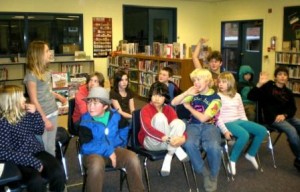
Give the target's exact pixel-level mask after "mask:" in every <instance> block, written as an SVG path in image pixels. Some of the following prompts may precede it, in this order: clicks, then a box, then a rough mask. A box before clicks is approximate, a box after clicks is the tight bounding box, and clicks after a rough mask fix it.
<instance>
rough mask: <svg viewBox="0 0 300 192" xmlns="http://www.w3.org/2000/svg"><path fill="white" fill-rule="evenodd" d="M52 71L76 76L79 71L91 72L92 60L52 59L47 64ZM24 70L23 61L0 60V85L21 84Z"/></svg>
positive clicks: (92, 67)
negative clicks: (52, 60)
mask: <svg viewBox="0 0 300 192" xmlns="http://www.w3.org/2000/svg"><path fill="white" fill-rule="evenodd" d="M49 69H50V70H51V71H52V72H67V73H68V74H69V76H76V74H79V73H88V74H90V73H92V72H93V71H94V61H93V60H84V61H74V60H71V61H70V60H68V61H54V62H51V63H50V64H49ZM25 72H26V63H25V62H17V63H16V62H10V61H5V60H1V61H0V86H1V85H4V84H6V85H7V84H14V85H19V86H23V87H24V85H23V79H24V76H25Z"/></svg>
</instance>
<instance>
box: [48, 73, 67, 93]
mask: <svg viewBox="0 0 300 192" xmlns="http://www.w3.org/2000/svg"><path fill="white" fill-rule="evenodd" d="M51 76H52V88H53V89H57V88H58V89H61V88H67V87H68V73H65V72H54V73H52V74H51Z"/></svg>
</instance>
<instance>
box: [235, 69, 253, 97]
mask: <svg viewBox="0 0 300 192" xmlns="http://www.w3.org/2000/svg"><path fill="white" fill-rule="evenodd" d="M247 73H250V75H251V78H250V80H249V81H246V80H245V79H244V75H245V74H247ZM253 76H254V71H253V69H252V68H251V67H250V66H249V65H242V66H241V67H240V70H239V81H238V85H237V89H238V92H239V93H240V94H241V97H242V100H243V103H254V102H253V101H251V100H249V99H248V98H247V97H248V93H249V92H250V90H251V89H252V88H253V87H255V84H254V82H253Z"/></svg>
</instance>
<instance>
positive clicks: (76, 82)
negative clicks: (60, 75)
mask: <svg viewBox="0 0 300 192" xmlns="http://www.w3.org/2000/svg"><path fill="white" fill-rule="evenodd" d="M84 84H86V77H71V78H70V82H69V98H70V99H71V98H75V94H76V93H77V91H78V88H79V87H80V86H81V85H84Z"/></svg>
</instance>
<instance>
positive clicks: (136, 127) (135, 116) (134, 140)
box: [131, 109, 141, 151]
mask: <svg viewBox="0 0 300 192" xmlns="http://www.w3.org/2000/svg"><path fill="white" fill-rule="evenodd" d="M140 112H141V109H137V110H135V111H134V112H133V113H132V123H131V133H132V134H131V148H132V149H133V150H134V151H136V150H138V149H139V148H141V145H140V143H139V140H138V135H139V131H140V128H141V119H140Z"/></svg>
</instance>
